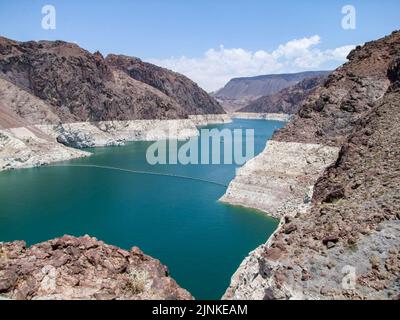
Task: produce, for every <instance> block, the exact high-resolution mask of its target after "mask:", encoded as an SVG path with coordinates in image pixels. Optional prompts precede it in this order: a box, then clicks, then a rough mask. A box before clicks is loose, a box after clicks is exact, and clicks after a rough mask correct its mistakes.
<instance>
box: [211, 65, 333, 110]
mask: <svg viewBox="0 0 400 320" xmlns="http://www.w3.org/2000/svg"><path fill="white" fill-rule="evenodd" d="M329 73H330V71H306V72H299V73H285V74H270V75H261V76H256V77H244V78H234V79H232V80H230V81H229V82H228V83H227V84H226V85H225V87H223V88H222V89H220V90H218V91H217V92H215V93H214V94H213V96H214V97H215V98H216V99H217V100H218V101H219V102H220V103H221V104H222V105H223V107H224V108H225V110H226V111H236V110H238V109H241V108H243V107H245V106H246V105H248V104H249V103H251V102H252V101H254V100H256V99H258V98H260V97H263V96H268V95H271V94H275V93H278V92H279V91H281V90H283V89H285V88H287V87H290V86H293V85H295V84H297V83H299V82H300V81H302V80H304V79H308V78H315V77H319V76H327V75H328V74H329Z"/></svg>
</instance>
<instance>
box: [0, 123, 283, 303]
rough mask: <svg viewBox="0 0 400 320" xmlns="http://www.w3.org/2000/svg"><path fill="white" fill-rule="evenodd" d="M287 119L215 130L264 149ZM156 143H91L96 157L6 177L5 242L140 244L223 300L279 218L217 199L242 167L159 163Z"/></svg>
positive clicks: (2, 176)
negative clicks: (149, 156)
mask: <svg viewBox="0 0 400 320" xmlns="http://www.w3.org/2000/svg"><path fill="white" fill-rule="evenodd" d="M283 125H284V123H283V122H277V121H265V120H239V119H236V120H234V121H233V122H232V123H229V124H222V125H214V126H209V127H207V128H218V129H224V128H228V129H233V128H243V129H246V128H253V129H254V130H255V153H256V154H258V153H260V152H261V151H262V150H263V149H264V147H265V143H266V141H267V140H268V139H270V137H271V136H272V134H273V132H274V131H275V130H276V129H277V128H280V127H282V126H283ZM150 144H151V142H133V143H129V144H127V145H125V146H121V147H104V148H95V149H89V150H88V151H90V152H93V153H94V154H93V156H92V157H89V158H82V159H75V160H71V161H65V162H62V163H59V164H62V165H65V166H48V167H40V168H32V169H21V170H16V171H7V172H2V173H0V241H13V240H25V241H26V242H27V244H28V245H31V244H34V243H38V242H42V241H45V240H49V239H52V238H55V237H60V236H62V235H64V234H70V235H74V236H82V235H85V234H89V235H90V236H94V237H97V238H98V239H100V240H103V241H105V242H106V243H108V244H113V245H116V246H119V247H122V248H125V249H130V248H131V247H132V246H138V247H140V249H141V250H143V251H144V252H145V253H146V254H148V255H150V256H152V257H155V258H157V259H159V260H160V261H161V262H162V263H163V264H166V265H167V266H168V268H169V270H170V273H171V275H172V277H174V279H175V280H176V281H177V282H178V283H179V285H180V286H182V287H183V288H185V289H187V290H189V291H190V292H191V293H192V294H193V295H194V297H195V298H197V299H219V298H220V297H221V296H222V295H223V293H224V292H225V290H226V289H227V287H228V285H229V282H230V278H231V276H232V275H233V273H234V272H235V271H236V269H237V267H238V266H239V264H240V263H241V261H242V260H243V259H244V258H245V257H246V256H247V254H248V253H249V252H250V251H252V250H253V249H255V248H256V247H257V246H258V245H260V244H262V243H264V242H265V241H266V240H267V238H268V237H269V236H270V235H271V233H272V232H273V231H274V230H275V229H276V227H277V224H278V222H277V221H276V220H274V219H272V218H269V217H267V216H266V215H265V214H263V213H261V212H258V211H256V210H251V209H245V208H241V207H234V206H230V205H226V204H223V203H219V202H218V199H219V198H220V197H221V196H222V195H223V194H224V193H225V190H226V187H224V185H227V184H229V182H230V181H231V180H232V179H233V178H234V176H235V170H236V168H237V166H236V165H234V164H230V165H228V164H222V165H181V164H177V165H150V164H148V163H147V161H146V150H147V148H148V146H149V145H150ZM180 144H181V143H180ZM57 165H58V164H57ZM68 165H73V166H68ZM80 165H81V167H80ZM85 166H104V167H115V168H122V169H128V170H136V171H148V172H159V173H162V174H176V175H181V176H186V177H193V178H199V179H202V180H190V179H184V178H179V177H172V176H158V175H149V174H142V173H133V172H128V171H120V170H112V169H107V168H99V167H85ZM204 180H210V181H212V182H217V184H215V183H208V182H206V181H204Z"/></svg>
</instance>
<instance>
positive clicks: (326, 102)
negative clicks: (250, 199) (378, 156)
mask: <svg viewBox="0 0 400 320" xmlns="http://www.w3.org/2000/svg"><path fill="white" fill-rule="evenodd" d="M399 50H400V32H398V31H397V32H393V34H392V35H390V36H387V37H385V38H383V39H380V40H377V41H372V42H369V43H366V44H365V46H363V47H357V48H356V49H355V50H353V51H352V52H351V53H350V54H349V56H348V59H349V62H348V63H346V64H345V65H343V67H341V68H339V69H337V70H336V71H334V72H333V73H332V74H331V75H330V76H329V78H328V81H327V82H326V83H325V85H324V86H323V87H321V88H319V89H317V90H316V91H315V93H314V94H312V95H311V96H310V97H309V98H308V99H307V100H306V101H305V103H304V104H303V105H302V106H301V107H300V109H299V110H298V112H297V113H296V115H295V116H294V119H293V121H291V122H290V123H289V124H288V125H287V126H286V127H285V128H283V129H281V130H279V131H278V132H277V133H276V134H275V136H274V139H275V140H279V141H287V142H289V141H296V142H306V143H322V144H329V145H337V146H340V145H341V144H342V143H343V142H344V141H345V139H346V137H347V136H348V135H349V134H350V133H351V132H352V130H353V129H354V126H355V124H356V122H357V120H359V119H360V118H362V117H363V116H365V115H366V114H367V113H368V112H369V111H370V110H371V109H372V107H373V106H374V103H375V102H376V101H377V100H379V99H380V98H382V96H383V95H384V94H385V92H386V91H387V89H388V87H389V85H390V80H389V78H388V68H389V66H390V64H391V63H392V61H393V59H395V57H396V56H398V54H399Z"/></svg>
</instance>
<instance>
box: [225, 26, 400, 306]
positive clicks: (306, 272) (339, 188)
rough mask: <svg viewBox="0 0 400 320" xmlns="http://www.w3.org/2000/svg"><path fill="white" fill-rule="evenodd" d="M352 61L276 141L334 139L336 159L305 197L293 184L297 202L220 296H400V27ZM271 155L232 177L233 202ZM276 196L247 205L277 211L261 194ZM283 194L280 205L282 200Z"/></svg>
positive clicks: (306, 142) (360, 51)
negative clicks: (399, 29)
mask: <svg viewBox="0 0 400 320" xmlns="http://www.w3.org/2000/svg"><path fill="white" fill-rule="evenodd" d="M349 59H350V61H349V63H348V64H346V65H344V66H343V67H342V68H339V69H338V70H337V71H335V72H334V73H333V75H332V76H331V77H330V78H329V80H328V82H327V84H325V86H324V87H323V88H320V89H317V90H316V92H315V93H314V94H313V97H311V98H310V99H309V100H308V101H307V102H306V103H305V104H304V105H303V106H302V107H301V108H300V110H299V111H298V113H297V114H296V115H295V117H294V119H293V120H292V121H291V122H290V123H289V124H288V125H287V126H286V127H285V128H284V129H282V130H280V131H279V132H278V133H277V134H276V135H275V136H274V141H273V143H274V144H275V143H278V145H279V144H283V145H290V144H291V143H296V144H298V145H302V146H307V145H309V144H310V143H311V142H312V143H313V144H314V145H315V144H316V143H317V142H319V145H322V146H323V148H328V146H332V147H334V146H337V147H339V150H340V151H339V153H338V156H337V157H336V160H334V161H333V163H332V164H331V165H330V166H328V167H327V168H326V169H325V170H322V169H323V168H322V167H321V168H320V169H321V170H322V172H321V173H320V174H317V175H314V176H313V179H312V180H314V181H315V180H316V182H315V183H313V186H312V187H311V188H310V189H309V192H307V194H306V196H304V195H303V196H302V195H301V194H302V193H303V192H304V190H305V189H301V188H300V189H294V190H292V193H291V194H293V195H294V196H295V199H297V200H295V202H293V200H292V199H290V198H289V204H291V203H294V206H290V208H289V210H282V211H281V212H282V214H281V216H282V218H281V222H280V226H279V228H278V230H277V231H276V232H275V233H274V234H273V235H272V236H271V237H270V239H269V240H268V242H267V243H266V244H265V245H262V246H260V247H259V248H257V249H256V250H255V251H254V252H252V253H250V255H249V256H248V257H247V258H246V259H245V260H244V261H243V263H242V264H241V266H240V267H239V269H238V271H237V272H236V273H235V275H234V276H233V277H232V281H231V285H230V287H229V288H228V290H227V291H226V293H225V295H224V298H225V299H395V298H397V297H398V296H399V292H400V286H399V283H398V279H399V274H400V264H399V261H400V251H399V248H400V223H399V219H400V216H399V212H400V198H399V194H400V192H399V191H400V189H399V185H400V183H399V182H400V175H399V172H400V162H399V161H398V160H399V156H400V155H399V152H398V150H399V140H398V138H397V137H398V136H399V133H400V126H399V120H400V119H399V111H400V80H399V79H400V78H399V75H400V72H399V70H400V33H399V32H394V33H393V34H392V35H391V36H388V37H385V38H383V39H381V40H378V41H376V42H371V43H367V44H366V45H365V46H364V47H360V48H357V49H356V50H355V51H353V52H352V53H351V54H350V56H349ZM267 150H268V148H267ZM300 154H301V153H300ZM312 154H313V155H315V152H313V153H312ZM262 155H264V157H262ZM267 156H269V157H271V156H272V155H271V154H268V152H267V151H265V152H264V153H263V154H261V155H260V156H259V159H256V161H257V162H259V165H258V166H257V167H256V168H252V166H251V163H250V165H245V166H244V167H243V168H242V169H241V171H240V172H239V177H238V180H237V181H238V183H240V182H241V181H244V183H247V181H250V182H251V185H250V187H249V186H248V185H247V184H246V189H245V191H243V189H240V188H239V189H237V188H236V187H235V186H237V185H238V183H236V182H235V180H236V179H235V180H234V181H233V182H232V183H231V185H232V188H230V189H231V190H232V191H233V192H236V193H238V194H239V199H240V196H242V199H243V195H244V196H246V194H248V190H249V189H250V190H256V187H257V186H259V185H258V183H260V181H261V184H262V183H267V180H266V179H265V180H264V179H263V178H258V177H257V174H254V172H256V171H257V170H259V169H260V168H264V167H265V166H266V163H269V162H271V160H270V159H269V157H267ZM302 158H303V157H301V156H300V157H299V159H292V160H291V162H290V166H289V168H293V167H294V168H295V167H297V166H298V165H299V164H301V162H302V161H303V160H301V159H302ZM287 159H289V157H288V156H287V155H285V154H283V155H282V156H280V157H279V156H278V158H276V159H275V164H277V165H276V166H277V167H278V168H279V167H281V166H282V165H280V164H279V163H284V162H285V161H286V160H287ZM299 160H300V161H299ZM331 160H332V158H331ZM292 161H293V162H292ZM328 162H329V161H328ZM328 162H326V163H328ZM311 164H312V162H311ZM307 167H308V166H305V167H304V168H307ZM312 167H313V166H312V165H311V168H312ZM270 170H271V171H272V172H274V170H275V171H278V170H276V169H275V168H271V169H270ZM266 171H267V170H262V169H261V172H260V173H259V175H263V176H264V175H265V176H266V177H270V176H271V174H270V173H269V172H266ZM290 172H291V170H288V173H287V172H286V170H285V172H283V173H281V175H280V177H279V178H281V179H282V180H283V181H280V182H278V183H277V187H278V190H279V188H282V187H283V186H285V183H286V182H287V179H286V177H287V176H288V175H290ZM246 175H247V176H248V177H249V178H248V179H247V180H246V179H245V178H244V177H245V176H246ZM256 177H257V179H258V181H257V180H256ZM307 178H308V176H307V175H306V174H304V173H300V174H299V175H296V179H297V181H303V179H307ZM251 179H253V180H251ZM274 179H275V181H276V180H277V179H276V178H275V177H274V176H273V177H272V181H274ZM309 181H311V180H309ZM271 183H272V182H271ZM300 186H301V184H300ZM236 189H237V190H236ZM228 190H229V189H228ZM235 190H236V191H235ZM264 190H266V191H265V192H264ZM296 193H298V194H296ZM272 195H274V192H271V191H269V189H267V188H260V189H258V197H254V196H253V194H251V196H250V195H249V196H248V198H249V199H251V197H253V198H255V199H252V200H250V201H249V202H250V204H247V203H246V204H245V205H249V206H253V203H255V205H256V206H257V205H259V204H260V203H262V205H263V206H261V207H260V209H262V210H264V211H266V212H268V213H269V212H275V210H276V209H275V208H276V207H279V200H278V202H277V201H276V198H272V199H270V200H269V201H265V202H263V201H262V199H267V200H268V197H270V198H271V197H272ZM301 198H304V201H303V203H300V199H301ZM260 199H261V200H260ZM282 199H283V201H284V202H285V203H286V202H287V199H288V198H287V197H284V198H282ZM246 200H247V199H246ZM282 204H283V203H282Z"/></svg>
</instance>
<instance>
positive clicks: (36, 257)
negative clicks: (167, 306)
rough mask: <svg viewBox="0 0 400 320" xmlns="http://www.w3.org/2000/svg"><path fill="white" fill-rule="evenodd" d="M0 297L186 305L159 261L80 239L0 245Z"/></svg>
mask: <svg viewBox="0 0 400 320" xmlns="http://www.w3.org/2000/svg"><path fill="white" fill-rule="evenodd" d="M0 295H2V297H3V298H10V299H18V300H21V299H24V300H26V299H29V300H30V299H33V300H36V299H46V300H66V299H68V300H71V299H79V300H82V299H85V300H93V299H96V300H114V299H119V300H127V299H130V300H131V299H132V300H150V299H151V300H155V299H156V300H159V299H161V300H189V299H193V297H192V296H191V295H190V294H189V293H188V292H187V291H186V290H184V289H182V288H180V287H179V286H178V285H177V284H176V282H175V281H174V280H173V279H171V278H170V277H169V275H168V269H167V267H165V266H164V265H162V264H161V263H160V262H159V261H158V260H155V259H153V258H151V257H149V256H146V255H145V254H143V252H142V251H140V250H139V249H138V248H137V247H134V248H132V249H131V250H130V251H126V250H122V249H120V248H118V247H114V246H111V245H107V244H105V243H104V242H102V241H98V240H97V239H96V238H91V237H89V236H84V237H80V238H75V237H71V236H64V237H62V238H58V239H54V240H50V241H46V242H43V243H40V244H36V245H34V246H31V247H29V248H28V247H26V244H25V243H24V242H23V241H15V242H9V243H0Z"/></svg>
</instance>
